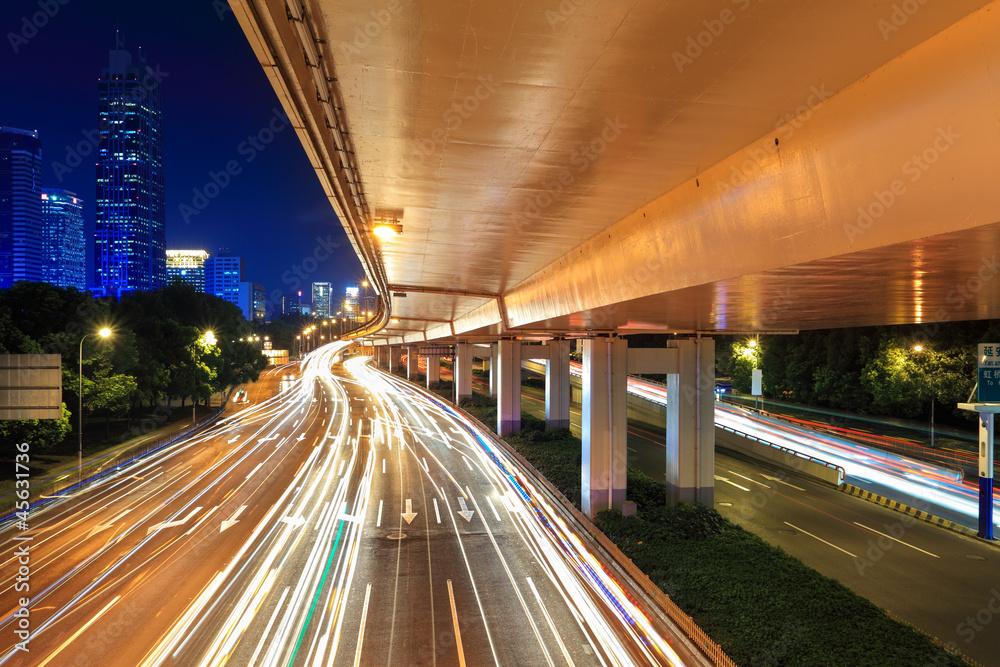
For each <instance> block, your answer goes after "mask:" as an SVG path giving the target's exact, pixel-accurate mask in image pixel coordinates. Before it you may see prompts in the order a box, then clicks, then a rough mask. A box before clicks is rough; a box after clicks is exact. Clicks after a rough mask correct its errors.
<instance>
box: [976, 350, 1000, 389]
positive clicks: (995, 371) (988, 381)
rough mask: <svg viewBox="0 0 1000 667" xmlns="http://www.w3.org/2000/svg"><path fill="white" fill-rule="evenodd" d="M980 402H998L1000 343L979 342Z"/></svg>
mask: <svg viewBox="0 0 1000 667" xmlns="http://www.w3.org/2000/svg"><path fill="white" fill-rule="evenodd" d="M977 400H978V401H979V402H980V403H1000V343H980V344H979V392H978V399H977Z"/></svg>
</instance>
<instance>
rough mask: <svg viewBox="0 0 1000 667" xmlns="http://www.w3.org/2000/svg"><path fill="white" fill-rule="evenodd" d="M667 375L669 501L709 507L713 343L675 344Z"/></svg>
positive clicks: (712, 462)
mask: <svg viewBox="0 0 1000 667" xmlns="http://www.w3.org/2000/svg"><path fill="white" fill-rule="evenodd" d="M677 345H678V352H679V354H678V361H677V373H671V374H668V375H667V461H666V481H667V502H668V503H669V504H671V505H674V504H677V503H692V502H695V501H697V502H701V503H704V504H705V505H708V506H709V507H711V506H712V505H713V503H714V491H715V341H714V340H712V339H711V338H697V339H693V338H691V339H686V340H679V341H677Z"/></svg>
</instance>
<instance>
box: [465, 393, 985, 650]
mask: <svg viewBox="0 0 1000 667" xmlns="http://www.w3.org/2000/svg"><path fill="white" fill-rule="evenodd" d="M478 386H479V388H481V389H482V388H483V385H482V384H480V385H478ZM487 389H488V387H487ZM522 397H523V398H522V408H523V409H524V410H525V411H526V412H529V413H531V414H534V415H536V416H538V417H540V418H544V409H545V404H544V394H543V393H542V392H541V391H539V390H534V389H529V388H525V389H524V390H523V392H522ZM571 423H572V426H571V428H572V429H573V430H574V432H575V433H577V434H579V429H580V411H579V408H575V407H574V408H572V409H571ZM628 434H629V438H628V448H629V452H628V459H629V465H630V466H633V467H635V468H638V469H639V470H641V471H642V472H644V473H645V474H647V475H649V476H650V477H653V478H654V479H658V480H661V481H662V480H663V479H664V467H665V454H666V448H665V445H664V439H665V437H664V434H662V433H658V432H657V429H654V428H653V427H650V426H648V425H644V424H641V423H636V422H629V426H628ZM715 475H716V483H715V501H716V502H715V505H716V509H718V510H719V511H720V513H722V514H723V516H725V517H726V518H728V519H730V520H731V521H733V522H734V523H737V524H739V525H741V526H743V527H744V528H746V529H748V530H750V531H752V532H754V533H755V534H757V535H759V536H760V537H762V538H764V539H765V540H767V541H768V542H769V543H771V544H773V545H776V546H780V547H781V548H782V549H784V550H785V551H786V552H788V553H790V554H791V555H793V556H795V557H797V558H799V559H801V560H802V561H803V562H804V563H806V564H807V565H809V566H810V567H812V568H814V569H816V570H818V571H819V572H821V573H822V574H825V575H827V576H829V577H833V578H835V579H837V580H839V581H840V582H842V583H843V584H845V585H846V586H848V587H849V588H851V589H852V590H854V591H855V592H857V593H859V594H861V595H863V596H864V597H866V598H868V599H869V600H871V601H872V602H874V603H875V604H876V605H878V606H879V607H881V608H883V609H886V610H888V611H889V612H891V613H892V614H893V615H895V616H896V617H898V618H900V619H902V620H904V621H906V622H908V623H910V624H912V625H914V626H915V627H917V628H919V629H921V630H923V631H924V632H926V633H928V634H930V635H932V636H934V637H937V638H938V639H940V640H941V641H943V642H946V643H947V642H954V644H955V646H956V647H957V648H958V650H960V651H961V652H963V653H964V654H966V655H967V656H969V657H971V658H973V659H974V660H976V661H978V662H980V663H982V664H983V665H987V666H993V665H1000V548H998V547H997V546H994V545H990V544H987V543H985V542H983V541H981V540H977V539H974V538H970V537H966V536H964V535H960V534H958V533H956V532H953V531H950V530H946V529H944V528H940V527H938V526H934V525H931V524H928V523H926V522H923V521H919V520H916V519H914V518H912V517H909V516H907V515H904V514H901V513H899V512H897V511H895V510H890V509H887V508H884V507H882V506H880V505H876V504H875V503H871V502H869V501H865V500H862V499H860V498H856V497H854V496H849V495H847V494H845V493H842V492H840V491H837V490H836V489H834V488H832V487H829V486H827V485H824V484H821V483H818V482H812V481H810V480H808V479H804V478H801V477H796V476H792V475H791V474H788V473H785V472H782V471H780V470H777V469H775V468H770V467H768V466H766V465H765V464H763V463H760V462H757V461H751V460H745V459H737V458H734V457H732V456H726V455H724V454H717V456H716V462H715Z"/></svg>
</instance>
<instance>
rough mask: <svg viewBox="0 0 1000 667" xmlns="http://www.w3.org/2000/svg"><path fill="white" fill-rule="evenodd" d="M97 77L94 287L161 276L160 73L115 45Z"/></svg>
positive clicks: (107, 288) (121, 289)
mask: <svg viewBox="0 0 1000 667" xmlns="http://www.w3.org/2000/svg"><path fill="white" fill-rule="evenodd" d="M117 47H118V48H116V49H115V50H113V51H111V52H109V54H108V69H106V70H104V72H103V73H102V75H101V78H100V80H99V81H98V84H97V87H98V130H99V133H100V144H99V146H98V156H97V197H96V200H97V202H96V203H97V227H96V231H95V233H94V251H95V253H94V254H95V264H96V267H95V269H96V272H95V283H94V285H95V291H96V292H97V293H98V294H106V295H118V294H122V293H127V292H131V291H134V290H155V289H158V288H160V287H163V286H164V285H165V284H166V282H167V267H166V243H165V240H164V222H165V213H164V194H163V147H162V137H161V130H160V127H161V109H160V83H159V78H160V75H159V74H158V73H157V72H156V71H154V70H153V69H151V68H150V67H148V66H147V65H146V60H145V57H144V56H143V55H142V53H141V52H140V54H139V60H138V62H137V63H135V64H133V62H132V54H130V53H129V52H128V51H125V50H124V49H122V48H121V45H120V44H118V45H117Z"/></svg>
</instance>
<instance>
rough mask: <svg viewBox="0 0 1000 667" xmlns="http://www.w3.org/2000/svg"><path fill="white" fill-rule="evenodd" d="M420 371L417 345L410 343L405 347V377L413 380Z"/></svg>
mask: <svg viewBox="0 0 1000 667" xmlns="http://www.w3.org/2000/svg"><path fill="white" fill-rule="evenodd" d="M419 372H420V364H419V357H417V346H416V345H410V346H409V347H407V348H406V379H407V380H413V379H414V378H416V377H417V373H419Z"/></svg>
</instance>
